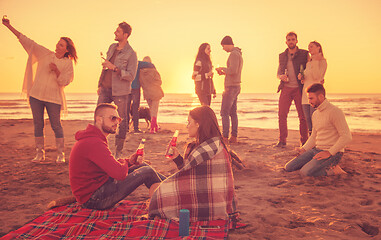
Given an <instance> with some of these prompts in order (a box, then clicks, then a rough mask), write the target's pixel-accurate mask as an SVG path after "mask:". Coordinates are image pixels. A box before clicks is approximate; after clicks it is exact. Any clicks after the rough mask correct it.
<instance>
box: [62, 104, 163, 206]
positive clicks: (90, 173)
mask: <svg viewBox="0 0 381 240" xmlns="http://www.w3.org/2000/svg"><path fill="white" fill-rule="evenodd" d="M120 121H121V118H120V117H119V115H118V111H117V106H116V105H112V104H109V103H102V104H99V105H98V106H97V108H96V109H95V113H94V125H92V124H89V125H88V126H87V128H86V129H85V130H81V131H78V132H77V133H76V134H75V139H76V140H77V142H76V143H75V144H74V146H73V148H72V150H71V154H70V160H69V177H70V186H71V190H72V193H73V195H74V196H75V198H76V200H77V202H79V203H81V204H82V206H83V207H85V208H91V209H99V210H103V209H107V208H110V207H112V206H114V205H115V204H116V203H118V202H119V201H120V200H122V199H124V198H125V197H127V196H128V195H129V194H130V193H131V192H133V191H134V190H135V189H136V188H137V187H139V186H140V185H142V184H145V185H146V187H147V188H148V189H150V194H152V193H153V191H154V190H155V189H156V187H157V186H158V183H160V182H161V181H162V180H163V179H165V177H164V176H162V175H161V174H158V173H157V172H156V171H155V170H154V169H152V168H151V167H150V166H149V165H147V164H145V163H143V162H142V157H141V156H139V157H138V156H137V155H136V154H133V155H131V156H130V158H129V159H115V158H114V156H113V155H112V153H111V151H110V149H109V147H108V142H107V136H108V135H109V134H110V133H111V134H114V133H116V130H117V128H118V124H119V123H120Z"/></svg>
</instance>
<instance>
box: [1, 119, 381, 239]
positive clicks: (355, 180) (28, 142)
mask: <svg viewBox="0 0 381 240" xmlns="http://www.w3.org/2000/svg"><path fill="white" fill-rule="evenodd" d="M88 123H89V122H88V121H75V120H73V121H63V128H64V131H65V141H66V150H65V153H66V156H67V160H68V159H69V155H70V149H71V147H72V146H73V144H74V143H75V139H74V134H75V132H76V131H78V130H80V129H84V128H85V127H86V126H87V124H88ZM142 126H145V125H144V124H143V125H142ZM161 128H162V129H161V130H160V132H159V133H158V134H137V135H136V134H135V135H134V134H129V135H128V137H127V142H126V144H125V150H124V153H125V155H126V156H129V155H130V154H132V153H133V152H134V151H135V150H136V148H137V146H138V144H139V141H140V139H141V138H143V137H145V138H146V139H147V141H146V144H145V159H146V160H149V161H151V163H152V165H153V167H154V168H156V169H157V170H158V171H160V172H162V173H164V174H166V175H169V174H171V173H173V172H174V171H175V165H174V164H173V163H171V162H170V161H168V160H166V159H165V158H164V152H165V149H166V145H167V143H168V142H169V141H170V139H171V137H172V134H173V132H174V130H175V129H178V130H180V135H179V138H178V146H179V149H181V150H180V151H181V152H182V149H183V148H184V146H185V144H186V143H187V142H188V141H189V140H190V139H189V138H188V135H187V134H186V132H187V131H186V128H185V125H183V124H161ZM45 134H46V155H47V158H48V160H50V161H51V163H50V164H47V165H39V164H32V163H31V162H30V160H31V159H32V158H33V157H34V154H35V149H34V137H33V122H32V120H0V135H1V138H0V169H1V170H0V171H1V178H0V181H1V184H0V186H1V191H0V236H3V235H4V234H6V233H8V232H9V231H12V230H15V229H17V228H19V227H21V226H23V225H24V224H26V223H27V222H29V221H31V220H33V219H34V218H36V217H37V216H39V215H41V214H42V213H43V212H44V211H46V205H47V204H48V203H49V202H50V201H51V200H53V199H56V198H60V197H64V196H67V195H70V194H71V191H70V184H69V171H68V164H64V165H56V164H55V163H54V159H55V155H56V152H55V150H56V149H55V140H54V134H53V132H52V130H51V128H50V124H49V122H48V121H46V127H45ZM277 136H278V131H277V130H271V129H257V128H240V129H239V143H238V144H236V145H232V146H231V148H232V149H233V150H234V151H236V152H237V153H238V154H239V156H240V157H241V159H242V160H243V161H244V163H245V164H246V166H247V168H246V169H244V170H241V171H237V170H236V171H235V172H234V177H235V187H236V195H237V198H238V210H239V211H240V212H241V220H242V222H244V223H246V224H248V226H247V227H246V228H244V229H240V230H235V231H233V232H231V233H229V239H381V233H378V234H377V235H375V236H372V235H371V234H375V232H376V230H375V229H376V228H380V227H381V147H380V143H381V134H371V133H353V141H352V142H351V143H350V144H349V146H348V147H347V149H346V152H345V154H344V157H343V159H342V161H341V163H340V166H341V167H342V168H343V169H344V170H345V171H346V172H347V174H345V175H340V176H330V177H319V178H310V177H301V176H300V175H299V173H298V172H292V173H286V172H284V171H283V169H282V167H283V166H284V164H285V163H286V162H287V161H289V160H290V159H291V158H292V157H293V152H292V151H291V150H293V149H294V147H296V146H298V132H297V131H290V132H289V140H288V146H287V148H286V149H282V150H280V149H274V148H272V144H274V143H275V142H276V140H277ZM109 145H110V148H111V149H112V150H114V136H110V137H109ZM147 196H148V191H147V189H146V188H145V187H144V186H141V187H139V189H137V191H135V192H134V193H133V194H131V195H130V196H128V197H127V199H129V200H132V201H141V200H147ZM364 224H365V228H364ZM366 224H370V226H374V227H376V228H373V229H372V228H371V227H370V228H369V227H367V226H366ZM359 225H360V226H363V228H364V229H362V228H361V227H360V226H359ZM369 229H370V230H369ZM372 230H373V232H372ZM366 232H368V233H366Z"/></svg>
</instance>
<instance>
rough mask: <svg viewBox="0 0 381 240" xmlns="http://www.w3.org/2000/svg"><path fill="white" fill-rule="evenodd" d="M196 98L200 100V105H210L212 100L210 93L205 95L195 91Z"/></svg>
mask: <svg viewBox="0 0 381 240" xmlns="http://www.w3.org/2000/svg"><path fill="white" fill-rule="evenodd" d="M197 96H198V99H199V100H200V103H201V105H203V106H204V105H206V106H210V104H211V102H212V95H210V94H209V95H207V94H204V93H197Z"/></svg>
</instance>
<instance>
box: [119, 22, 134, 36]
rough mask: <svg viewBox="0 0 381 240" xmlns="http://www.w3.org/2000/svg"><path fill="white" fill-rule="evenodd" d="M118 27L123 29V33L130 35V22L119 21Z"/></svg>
mask: <svg viewBox="0 0 381 240" xmlns="http://www.w3.org/2000/svg"><path fill="white" fill-rule="evenodd" d="M119 27H120V28H121V29H122V30H123V32H124V33H127V34H128V36H130V35H131V32H132V28H131V26H130V24H128V23H126V22H121V23H119Z"/></svg>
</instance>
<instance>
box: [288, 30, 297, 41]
mask: <svg viewBox="0 0 381 240" xmlns="http://www.w3.org/2000/svg"><path fill="white" fill-rule="evenodd" d="M290 36H295V38H296V40H298V35H296V33H295V32H289V33H287V35H286V38H287V37H290Z"/></svg>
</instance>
